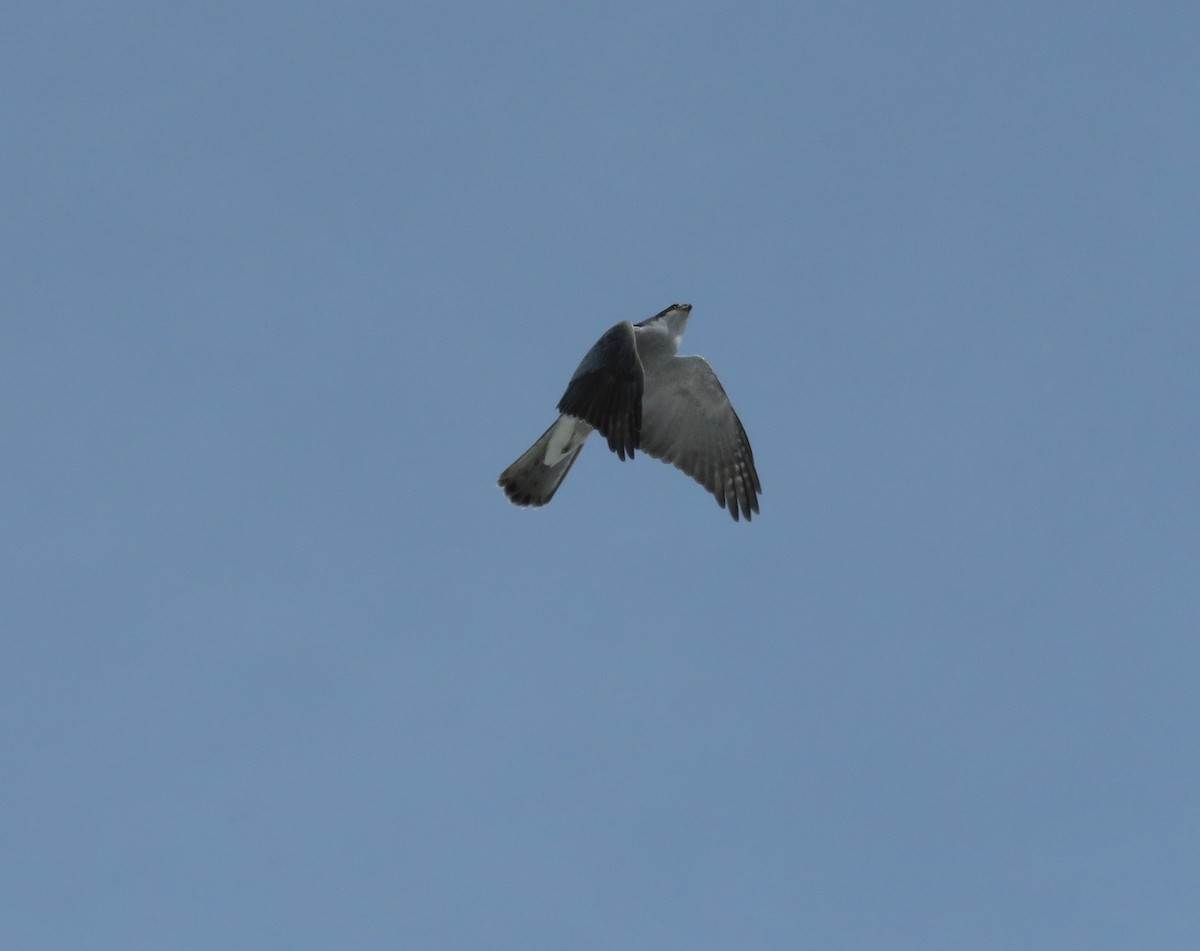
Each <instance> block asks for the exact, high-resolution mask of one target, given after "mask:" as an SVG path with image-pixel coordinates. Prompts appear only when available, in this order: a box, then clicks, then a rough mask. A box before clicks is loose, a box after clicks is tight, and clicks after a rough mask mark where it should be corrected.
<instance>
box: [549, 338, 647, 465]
mask: <svg viewBox="0 0 1200 951" xmlns="http://www.w3.org/2000/svg"><path fill="white" fill-rule="evenodd" d="M643 385H644V384H643V374H642V362H641V360H639V359H638V354H637V345H636V344H635V343H634V336H633V324H631V323H630V322H629V321H627V320H623V321H621V323H619V324H617V325H616V326H615V327H613V328H612V329H611V330H609V331H608V332H607V333H606V334H605V335H604V336H603V337H601V338H600V339H599V340H597V341H596V345H595V346H594V347H592V349H591V350H589V351H588V352H587V355H586V356H585V357H584V358H583V360H582V362H580V364H579V369H577V370H576V371H575V375H574V376H572V377H571V382H570V384H568V386H567V392H566V393H564V394H563V398H562V399H561V400H559V401H558V411H559V412H560V413H566V414H567V415H568V416H574V417H575V418H576V419H581V420H583V421H584V422H585V423H587V424H588V425H589V426H592V427H594V428H595V429H596V430H598V431H599V433H600V435H602V436H603V437H604V438H605V439H607V440H608V448H609V449H611V450H612V451H613V452H615V453H616V454H617V455H618V456H620V457H621V459H624V458H625V457H626V456H628V457H629V458H630V459H632V458H633V451H634V450H635V449H637V448H638V446H639V445H640V441H641V432H642V389H643Z"/></svg>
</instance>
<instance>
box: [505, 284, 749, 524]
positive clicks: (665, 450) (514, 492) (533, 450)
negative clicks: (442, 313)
mask: <svg viewBox="0 0 1200 951" xmlns="http://www.w3.org/2000/svg"><path fill="white" fill-rule="evenodd" d="M691 310H692V306H691V304H673V305H672V306H671V307H668V308H667V309H666V310H664V311H662V312H661V313H659V314H656V315H655V316H653V317H650V318H648V319H647V320H643V321H641V322H640V323H637V324H632V323H630V322H629V321H627V320H623V321H621V322H620V323H619V324H617V325H616V326H614V327H613V328H611V329H610V330H609V331H608V332H607V333H605V334H604V336H603V337H601V338H600V339H599V340H598V341H596V344H595V345H594V346H593V347H592V349H591V350H589V351H588V352H587V354H586V355H585V356H584V358H583V360H582V361H580V364H579V367H578V368H577V369H576V370H575V373H574V375H573V376H572V377H571V382H570V383H569V384H568V385H567V391H566V393H564V394H563V398H562V399H561V400H560V401H559V403H558V411H559V413H560V414H561V415H560V416H559V417H558V419H557V420H555V421H554V423H552V424H551V426H550V428H549V429H547V430H546V431H545V432H544V433H543V434H542V436H541V438H540V439H538V441H537V442H535V443H534V444H533V445H532V446H530V447H529V449H527V450H526V451H525V452H524V453H523V454H522V455H521V456H520V458H518V459H517V460H516V462H514V463H513V464H512V465H511V466H509V467H508V468H507V469H505V470H504V472H502V473H501V474H500V480H499V484H500V486H501V487H502V488H503V489H504V492H505V494H506V495H507V496H508V497H509V499H511V500H512V501H513V502H514V503H516V504H517V505H535V506H537V505H545V504H546V503H547V502H549V501H550V499H551V498H553V496H554V493H555V492H556V491H557V490H558V487H559V485H560V484H561V483H562V480H563V479H564V478H565V477H566V475H567V472H569V471H570V469H571V466H572V464H573V463H574V462H575V459H576V457H577V456H578V455H579V451H580V450H581V449H582V448H583V444H584V442H585V441H586V440H587V437H588V435H589V434H590V433H591V432H592V430H593V429H595V430H598V431H599V432H600V434H601V435H602V436H604V438H605V439H606V440H607V441H608V447H609V448H610V449H611V450H612V451H613V452H615V453H616V454H617V456H618V457H619V458H620V459H622V460H624V459H625V458H630V459H632V458H633V457H634V454H635V451H636V450H637V449H642V450H644V451H645V452H646V453H648V454H649V455H651V456H654V457H655V458H657V459H661V460H663V461H664V462H670V463H672V464H674V465H675V466H676V467H677V468H679V469H681V470H683V471H684V472H686V473H687V474H688V475H690V476H691V477H692V478H693V479H695V480H696V481H697V482H699V483H700V484H701V485H703V486H704V487H705V488H706V489H708V490H709V491H710V492H712V493H713V495H714V496H716V499H717V502H718V503H719V504H720V505H721V506H722V508H728V510H729V514H730V515H732V516H733V518H734V521H737V519H738V515H739V512H740V513H741V515H744V516H745V517H746V519H747V521H748V520H749V519H750V517H751V513H753V512H757V511H758V493H759V492H761V491H762V486H761V484H760V483H759V480H758V473H757V471H756V470H755V468H754V455H753V453H752V452H751V450H750V442H749V440H748V439H747V438H746V431H745V430H744V429H743V428H742V423H741V420H739V419H738V417H737V413H735V412H734V410H733V406H732V405H731V404H730V402H729V398H728V397H727V396H726V395H725V390H724V388H722V386H721V382H720V381H719V380H718V379H717V375H716V374H715V373H713V370H712V367H710V366H709V365H708V363H707V361H705V360H704V358H703V357H696V356H684V357H680V356H677V353H678V350H679V344H680V341H681V340H682V338H683V331H684V329H685V328H686V326H687V321H688V316H689V315H690V314H691Z"/></svg>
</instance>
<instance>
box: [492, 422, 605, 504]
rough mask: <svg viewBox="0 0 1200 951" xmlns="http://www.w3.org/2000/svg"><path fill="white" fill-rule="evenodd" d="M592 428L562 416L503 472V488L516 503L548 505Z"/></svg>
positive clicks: (501, 485)
mask: <svg viewBox="0 0 1200 951" xmlns="http://www.w3.org/2000/svg"><path fill="white" fill-rule="evenodd" d="M589 432H591V427H590V426H588V425H587V424H586V423H580V422H579V421H578V420H574V419H571V417H569V416H560V417H559V418H558V419H557V420H555V421H554V423H553V424H552V425H551V426H550V428H549V429H547V430H546V431H545V432H544V433H542V435H541V438H540V439H538V441H537V442H535V443H534V444H533V445H532V446H530V447H529V448H528V449H526V450H525V451H524V452H523V453H522V454H521V457H520V458H519V459H517V461H516V462H514V463H513V464H512V465H511V466H509V467H508V468H507V469H505V470H504V471H503V472H501V473H500V481H499V484H500V487H501V488H502V489H504V494H505V495H507V496H508V497H509V499H511V500H512V501H513V502H514V503H515V504H516V505H545V504H546V503H547V502H549V501H550V500H551V499H552V498H554V493H555V492H557V491H558V486H559V483H561V482H562V480H563V479H565V478H566V477H567V473H568V472H569V471H570V470H571V466H572V464H573V463H574V462H575V457H576V456H578V455H579V450H580V449H582V448H583V443H584V440H585V439H587V435H588V433H589Z"/></svg>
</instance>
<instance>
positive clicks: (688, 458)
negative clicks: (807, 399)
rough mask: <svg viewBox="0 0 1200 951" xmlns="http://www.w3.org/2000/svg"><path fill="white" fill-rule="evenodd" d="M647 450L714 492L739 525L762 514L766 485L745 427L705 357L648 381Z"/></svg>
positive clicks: (676, 364)
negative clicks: (760, 499)
mask: <svg viewBox="0 0 1200 951" xmlns="http://www.w3.org/2000/svg"><path fill="white" fill-rule="evenodd" d="M641 448H642V449H643V450H644V451H645V452H647V453H649V454H650V455H651V456H654V457H655V458H656V459H661V460H662V461H663V462H669V463H671V464H672V465H674V466H675V467H676V468H678V469H682V470H683V471H684V472H686V473H687V474H688V475H690V476H691V477H692V478H693V479H695V480H696V481H697V482H699V483H700V484H701V485H702V486H704V487H705V488H706V489H708V491H709V492H711V493H712V494H713V495H714V496H716V499H717V502H718V503H719V504H720V506H721V507H722V508H727V509H728V510H729V514H730V515H732V516H733V520H734V521H735V522H736V521H737V519H738V513H739V511H740V512H741V514H742V515H744V516H745V517H746V519H747V521H749V519H750V515H751V513H752V512H757V511H758V493H759V492H761V491H762V485H761V484H760V483H759V481H758V472H757V471H756V470H755V468H754V453H753V452H751V450H750V441H749V440H748V439H747V438H746V431H745V430H744V429H743V428H742V422H741V420H740V419H738V417H737V413H735V412H734V411H733V405H732V404H731V403H730V402H729V397H728V396H726V395H725V389H724V387H722V386H721V381H720V380H718V379H717V375H716V374H715V373H713V370H712V367H710V366H709V365H708V362H707V361H706V360H705V359H704V358H703V357H695V356H687V357H675V358H674V359H672V360H668V361H666V363H664V364H663V365H662V366H661V367H660V368H658V369H656V370H655V372H654V373H653V374H652V375H651V377H650V378H649V379H648V380H647V381H646V392H645V395H644V397H643V399H642V442H641Z"/></svg>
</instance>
